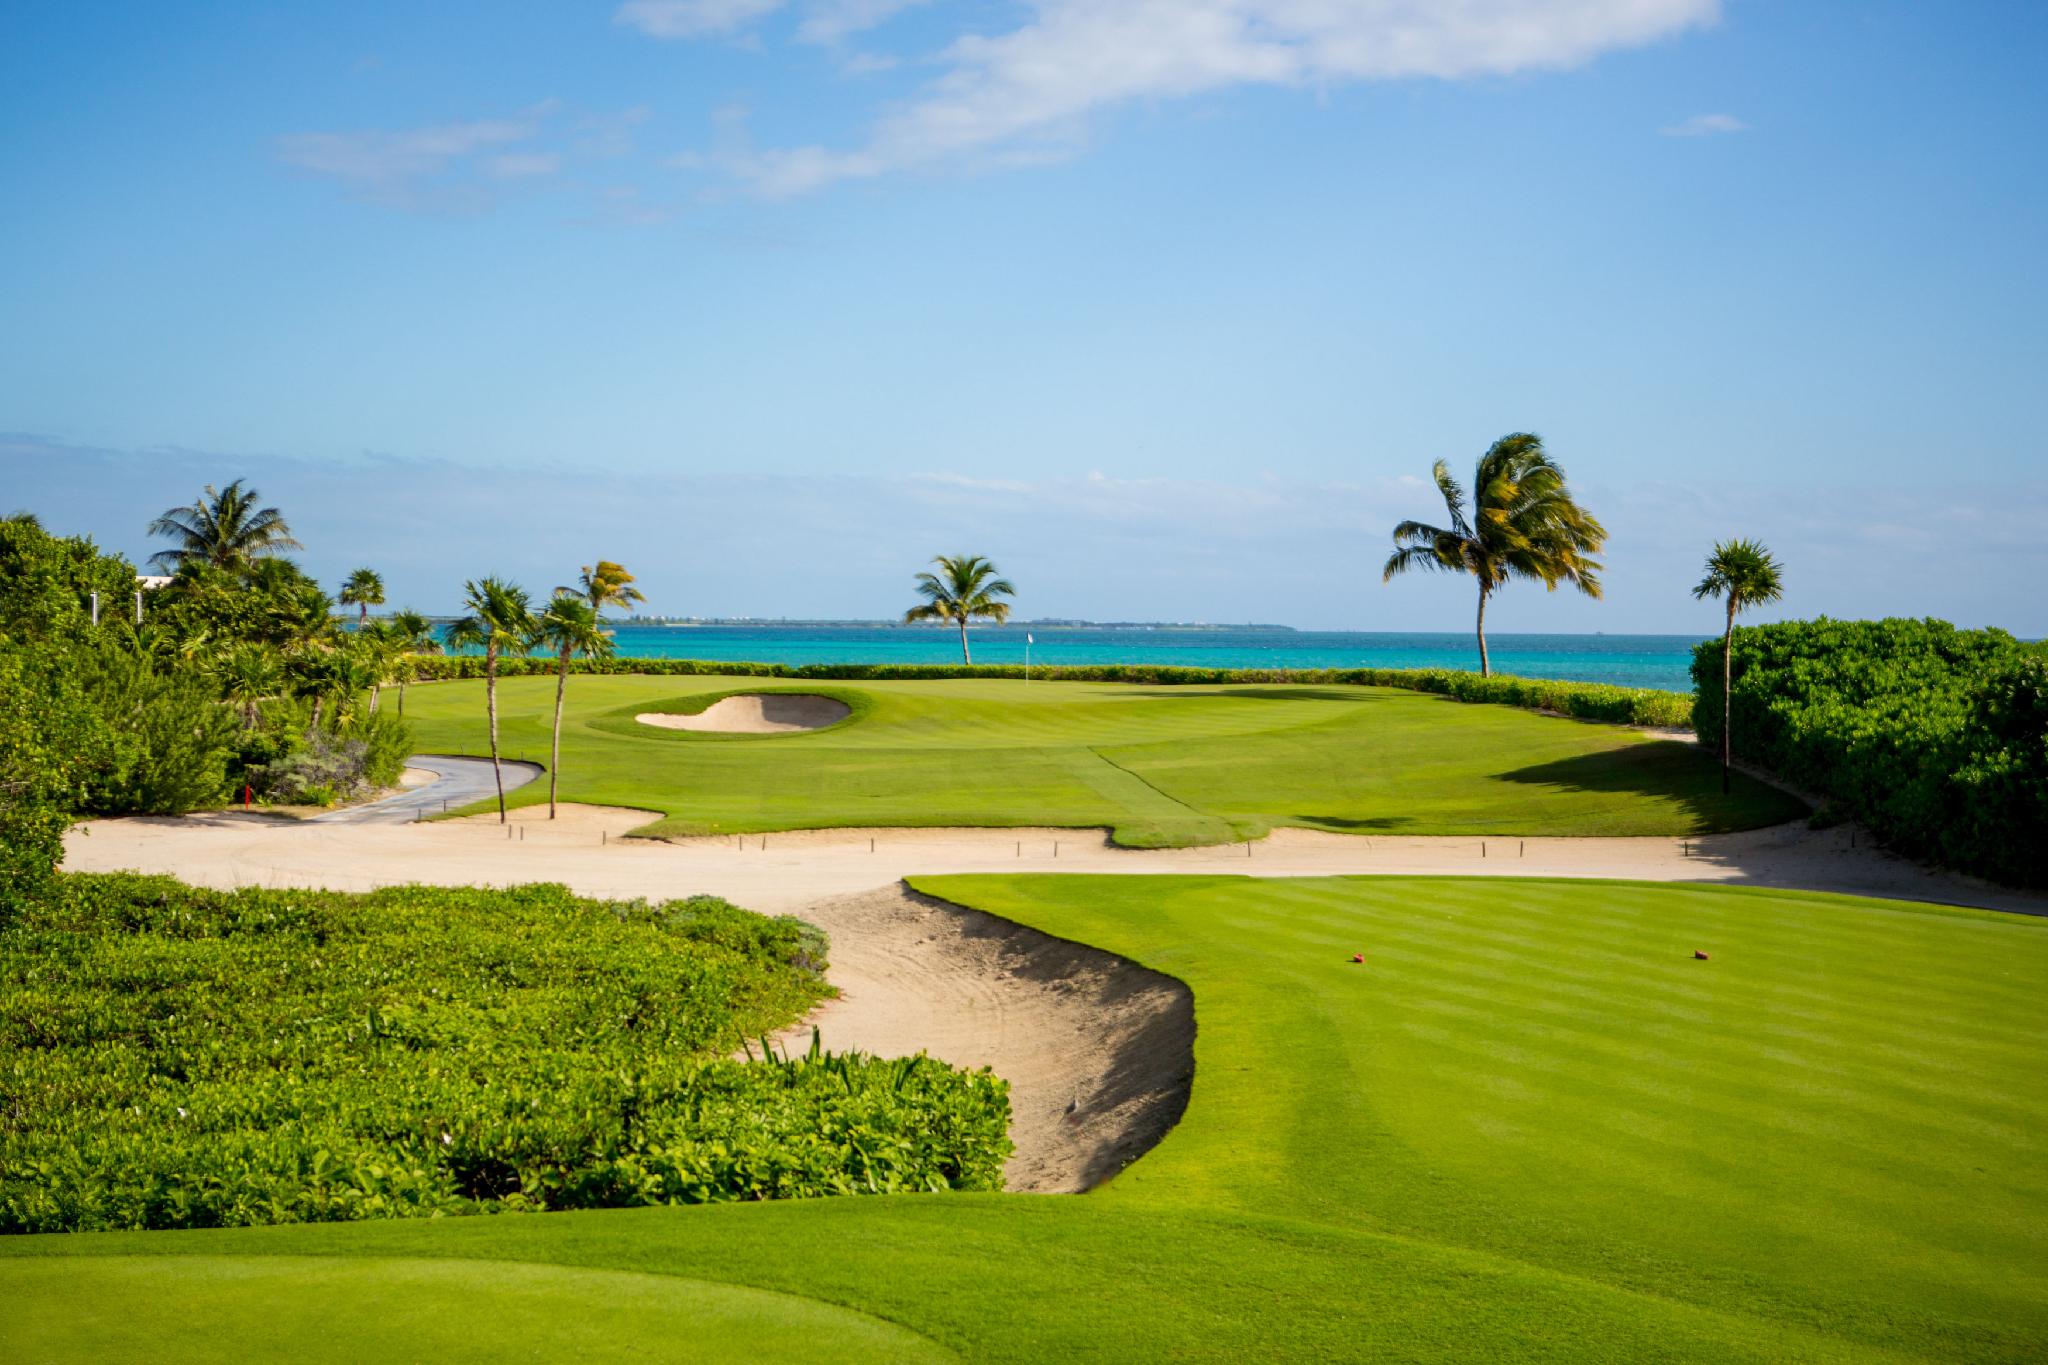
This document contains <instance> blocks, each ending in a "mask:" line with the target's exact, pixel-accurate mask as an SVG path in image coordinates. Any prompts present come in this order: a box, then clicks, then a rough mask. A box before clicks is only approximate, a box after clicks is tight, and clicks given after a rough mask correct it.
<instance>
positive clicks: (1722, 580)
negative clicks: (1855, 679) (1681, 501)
mask: <svg viewBox="0 0 2048 1365" xmlns="http://www.w3.org/2000/svg"><path fill="white" fill-rule="evenodd" d="M1692 595H1693V596H1694V597H1695V598H1697V599H1699V600H1702V601H1704V600H1705V599H1707V598H1709V597H1719V598H1723V599H1725V600H1726V601H1727V603H1728V625H1727V627H1726V628H1725V629H1724V630H1723V631H1722V632H1721V794H1722V795H1723V796H1726V795H1727V794H1728V768H1729V766H1730V760H1731V757H1732V755H1733V753H1734V747H1733V746H1732V745H1731V744H1730V743H1729V742H1728V729H1729V721H1730V720H1731V719H1732V717H1733V715H1734V707H1733V706H1732V705H1731V704H1730V702H1729V700H1728V688H1729V684H1730V683H1731V682H1732V681H1733V676H1732V675H1733V672H1734V669H1733V667H1732V665H1731V664H1730V663H1729V657H1730V651H1731V649H1732V647H1733V646H1734V643H1735V613H1737V612H1739V611H1741V610H1743V609H1744V608H1745V607H1755V606H1761V605H1762V604H1764V603H1766V602H1775V601H1777V600H1778V599H1779V598H1780V597H1782V596H1784V595H1785V583H1784V578H1783V576H1782V574H1781V573H1780V571H1779V568H1778V561H1777V560H1776V559H1774V558H1772V556H1771V552H1770V551H1769V550H1766V549H1765V548H1764V547H1763V542H1762V541H1757V540H1724V541H1722V542H1721V543H1720V544H1719V545H1716V546H1715V547H1714V552H1713V553H1712V554H1710V555H1708V556H1707V576H1706V577H1705V578H1702V579H1701V580H1700V585H1699V586H1698V587H1697V588H1694V589H1693V590H1692Z"/></svg>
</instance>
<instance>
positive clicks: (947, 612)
mask: <svg viewBox="0 0 2048 1365" xmlns="http://www.w3.org/2000/svg"><path fill="white" fill-rule="evenodd" d="M932 563H934V564H936V565H938V566H939V571H938V572H937V573H921V574H919V575H918V576H917V592H918V595H919V596H921V597H923V598H924V599H925V600H924V601H923V602H922V603H920V604H919V605H917V606H914V607H912V608H911V609H910V610H909V611H906V612H904V613H903V619H904V621H905V622H906V623H907V622H911V621H954V622H957V623H958V624H959V626H960V661H961V662H962V663H966V664H972V663H973V662H974V656H973V655H972V654H970V653H968V652H967V623H968V622H969V621H970V620H972V619H974V618H975V617H977V616H978V617H982V618H983V619H985V620H989V621H994V622H996V623H997V624H999V625H1000V624H1001V623H1002V622H1004V621H1007V620H1009V619H1010V604H1009V603H1008V602H998V601H996V599H997V598H998V597H1015V596H1016V595H1017V589H1016V588H1014V587H1013V586H1011V584H1010V580H1009V579H1007V578H997V577H996V574H997V573H998V572H1000V571H999V570H998V569H997V568H996V566H995V565H994V564H992V563H990V562H989V561H988V560H986V559H983V558H982V557H981V556H980V555H940V556H938V557H937V558H935V559H934V560H932Z"/></svg>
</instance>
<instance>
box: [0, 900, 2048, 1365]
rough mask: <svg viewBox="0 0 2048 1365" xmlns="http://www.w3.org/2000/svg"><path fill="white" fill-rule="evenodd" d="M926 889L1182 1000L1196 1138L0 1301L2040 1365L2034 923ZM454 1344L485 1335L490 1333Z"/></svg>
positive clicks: (1021, 1350)
mask: <svg viewBox="0 0 2048 1365" xmlns="http://www.w3.org/2000/svg"><path fill="white" fill-rule="evenodd" d="M917 885H918V888H919V889H920V890H922V891H925V892H928V893H930V894H933V895H937V896H942V897H945V898H948V899H951V900H953V901H956V902H959V903H965V904H971V905H974V906H976V907H978V908H981V909H984V910H987V911H989V912H992V913H995V914H1000V915H1004V916H1007V917H1010V918H1012V919H1015V920H1018V921H1020V922H1023V923H1026V924H1029V925H1031V926H1033V927H1034V928H1037V929H1040V930H1043V931H1045V932H1047V933H1050V934H1055V935H1059V936H1061V937H1064V938H1068V939H1073V940H1077V941H1081V942H1087V943H1091V944H1093V945H1096V946H1098V947H1101V948H1103V949H1105V950H1107V951H1110V952H1114V953H1118V954H1120V955H1123V956H1125V957H1128V958H1130V959H1131V960H1133V961H1136V962H1141V963H1144V964H1146V965H1148V966H1151V967H1153V968H1156V969H1158V970H1161V971H1166V972H1170V973H1172V974H1174V975H1176V976H1178V977H1180V978H1181V979H1182V980H1184V981H1185V982H1187V984H1188V985H1189V987H1190V988H1191V989H1192V990H1193V993H1194V997H1195V1003H1196V1012H1197V1016H1198V1020H1199V1030H1198V1032H1197V1034H1196V1038H1195V1068H1196V1069H1195V1079H1194V1093H1193V1097H1192V1100H1191V1102H1190V1105H1189V1107H1188V1110H1187V1113H1186V1115H1185V1116H1184V1117H1183V1119H1182V1120H1181V1122H1180V1124H1179V1126H1178V1127H1176V1128H1175V1129H1174V1130H1173V1132H1172V1133H1170V1134H1169V1135H1168V1136H1167V1138H1166V1140H1165V1141H1164V1142H1163V1143H1162V1144H1161V1145H1160V1146H1158V1147H1157V1148H1155V1149H1154V1150H1153V1151H1152V1152H1151V1153H1149V1154H1148V1155H1146V1156H1145V1157H1144V1158H1143V1159H1142V1160H1140V1161H1138V1162H1137V1163H1136V1164H1134V1165H1133V1166H1132V1167H1131V1168H1130V1169H1129V1170H1127V1171H1125V1172H1124V1174H1123V1175H1121V1176H1120V1177H1118V1178H1117V1179H1116V1180H1115V1181H1114V1182H1113V1183H1111V1184H1110V1185H1108V1186H1107V1187H1105V1188H1103V1189H1101V1190H1099V1191H1098V1192H1096V1193H1095V1194H1092V1195H1087V1196H1081V1197H1073V1198H1048V1197H1027V1196H1013V1195H995V1194H974V1193H962V1194H949V1195H946V1196H943V1197H915V1198H880V1199H852V1200H807V1201H790V1202H784V1203H779V1204H770V1205H751V1206H743V1205H734V1204H722V1205H716V1206H709V1207H703V1208H691V1209H630V1210H606V1211H598V1212H584V1213H569V1214H564V1215H561V1216H558V1217H549V1218H488V1219H484V1218H471V1219H447V1220H440V1221H425V1220H406V1221H391V1222H378V1223H369V1224H348V1225H327V1226H310V1227H274V1228H253V1229H232V1230H222V1231H198V1232H180V1233H131V1234H108V1235H100V1236H88V1237H62V1238H59V1237H35V1238H5V1239H0V1299H5V1300H6V1301H8V1302H10V1303H12V1302H14V1301H15V1299H14V1295H15V1294H16V1292H17V1286H27V1287H29V1288H31V1289H33V1290H34V1292H35V1294H36V1295H38V1296H41V1297H39V1298H38V1299H37V1300H36V1301H37V1302H46V1301H47V1300H48V1299H49V1298H50V1297H52V1296H54V1297H55V1298H56V1299H57V1301H58V1307H62V1306H63V1305H64V1304H67V1303H68V1304H70V1305H72V1306H73V1311H74V1314H75V1317H76V1319H77V1320H79V1321H87V1320H91V1319H93V1318H95V1317H101V1318H103V1317H104V1308H103V1306H102V1305H103V1304H104V1303H105V1300H104V1299H103V1298H97V1297H95V1295H97V1294H98V1293H99V1292H100V1290H99V1288H98V1286H99V1285H100V1284H101V1283H102V1281H101V1280H98V1279H95V1278H94V1276H95V1275H97V1274H98V1273H99V1272H97V1271H94V1270H90V1269H89V1268H87V1267H84V1266H81V1267H80V1275H79V1278H78V1280H77V1282H76V1288H75V1290H74V1291H70V1292H69V1293H68V1296H67V1291H65V1290H64V1289H63V1288H62V1287H61V1286H62V1285H63V1284H64V1282H65V1281H64V1274H63V1271H62V1270H53V1269H51V1268H49V1267H48V1266H47V1265H45V1264H42V1262H43V1260H44V1258H70V1257H86V1258H93V1259H98V1258H104V1257H112V1256H134V1257H151V1256H162V1257H164V1258H166V1259H168V1260H173V1261H175V1260H177V1259H179V1258H184V1257H201V1258H207V1259H212V1258H228V1257H238V1256H252V1257H257V1258H274V1257H284V1256H312V1257H333V1258H361V1259H363V1260H365V1261H367V1262H369V1263H371V1265H373V1266H382V1265H386V1264H390V1263H392V1262H393V1261H404V1260H409V1259H417V1258H423V1257H439V1258H447V1257H453V1258H462V1259H465V1260H471V1261H490V1260H498V1261H503V1260H516V1261H520V1262H526V1263H533V1264H554V1265H565V1266H573V1267H580V1268H604V1269H613V1270H625V1271H638V1272H650V1273H654V1274H660V1275H674V1276H680V1277H683V1278H685V1279H696V1280H716V1281H719V1282H722V1283H727V1284H733V1285H744V1286H749V1287H752V1288H756V1289H764V1290H771V1291H776V1292H779V1293H782V1294H789V1295H800V1296H804V1297H806V1298H809V1299H811V1300H814V1301H816V1302H818V1303H820V1304H826V1305H833V1306H837V1307H843V1308H849V1309H853V1310H857V1311H859V1312H861V1313H864V1314H867V1315H870V1316H871V1317H873V1318H880V1319H885V1320H887V1321H889V1322H892V1323H897V1324H901V1325H902V1326H904V1327H906V1328H908V1329H910V1330H912V1331H914V1332H916V1333H918V1334H920V1335H921V1336H923V1337H925V1338H927V1339H929V1340H932V1341H935V1342H937V1343H938V1344H939V1345H940V1346H942V1347H945V1348H948V1349H951V1350H954V1351H957V1352H960V1353H962V1354H965V1355H967V1356H969V1357H971V1358H974V1359H981V1360H1018V1361H1037V1360H1050V1359H1061V1360H1066V1359H1084V1360H1086V1359H1094V1360H1131V1359H1159V1358H1186V1359H1223V1360H1232V1361H1244V1360H1265V1359H1293V1360H1306V1359H1316V1360H1336V1359H1360V1358H1367V1359H1390V1360H1404V1361H1444V1362H1450V1361H1469V1360H1481V1359H1484V1360H1543V1361H1584V1360H1613V1361H1629V1362H1632V1363H1633V1362H1658V1361H1712V1362H1717V1365H1718V1363H1719V1362H1727V1361H1756V1362H1779V1361H1787V1360H1801V1361H1899V1360H1924V1361H1942V1362H1954V1361H2013V1360H2029V1359H2039V1358H2041V1357H2042V1354H2043V1350H2044V1346H2048V1242H2044V1239H2043V1233H2042V1230H2043V1229H2044V1228H2048V1080H2044V1077H2048V1043H2044V1041H2043V1040H2044V1039H2048V1004H2044V1002H2048V922H2043V921H2038V920H2031V919H2027V918H2024V917H2019V916H2001V915H1995V914H1990V913H1984V912H1974V911H1956V910H1946V909H1941V908H1936V907H1929V906H1916V905H1906V904H1899V903H1893V902H1881V901H1867V900H1857V899H1852V898H1848V897H1840V896H1824V895H1814V894H1801V893H1792V892H1777V891H1760V890H1747V889H1740V888H1727V887H1677V886H1656V885H1644V884H1634V883H1616V882H1607V883H1601V882H1564V881H1517V880H1512V879H1498V880H1493V879H1453V878H1391V877H1390V878H1355V879H1354V878H1322V879H1278V880H1256V879H1251V878H1235V877H1115V876H1105V877H946V878H928V879H926V878H921V879H918V882H917ZM1695 949H1703V950H1706V951H1707V952H1709V954H1710V959H1709V960H1708V961H1704V962H1701V961H1696V960H1695V959H1694V958H1693V956H1692V953H1693V951H1694V950H1695ZM1353 954H1362V955H1363V956H1364V957H1365V959H1366V960H1365V961H1364V962H1363V963H1353V962H1352V961H1351V958H1352V956H1353ZM1077 1121H1086V1115H1085V1114H1083V1115H1080V1116H1078V1119H1077ZM15 1258H23V1259H21V1260H16V1259H15ZM152 1273H159V1272H152ZM205 1273H206V1272H204V1271H202V1270H199V1269H193V1270H192V1271H191V1272H189V1278H188V1277H187V1272H184V1271H181V1270H179V1269H177V1268H175V1267H168V1268H164V1269H163V1270H162V1271H161V1272H160V1274H161V1276H162V1277H163V1278H161V1279H159V1280H156V1281H154V1282H149V1283H144V1282H138V1283H137V1284H136V1285H135V1286H134V1287H133V1289H132V1292H131V1294H130V1296H129V1297H128V1298H126V1299H124V1300H123V1302H125V1303H128V1304H130V1305H133V1306H135V1307H137V1308H138V1309H141V1310H148V1312H147V1313H145V1312H142V1311H138V1312H137V1313H136V1316H138V1317H143V1316H148V1315H150V1314H153V1315H155V1316H159V1317H168V1316H176V1314H177V1312H178V1311H181V1310H183V1311H204V1312H212V1311H214V1310H213V1309H212V1308H211V1307H210V1306H209V1305H210V1304H211V1301H210V1300H202V1299H198V1298H195V1297H193V1296H192V1291H191V1290H190V1289H189V1288H188V1284H189V1283H190V1282H191V1281H195V1280H199V1279H202V1278H203V1275H204V1274H205ZM365 1273H366V1274H372V1275H374V1274H378V1273H381V1272H380V1271H376V1270H371V1271H366V1272H365ZM52 1285H57V1286H59V1287H57V1288H52V1287H51V1286H52ZM306 1301H307V1302H313V1303H319V1304H326V1303H332V1302H334V1301H335V1300H334V1299H333V1297H331V1296H328V1297H317V1296H316V1297H314V1298H311V1299H309V1300H306ZM291 1302H294V1303H296V1302H300V1300H297V1299H292V1300H291ZM194 1304H197V1305H199V1307H198V1308H197V1309H188V1307H187V1306H188V1305H194ZM38 1311H39V1312H40V1313H41V1315H42V1316H41V1320H42V1321H45V1322H48V1321H51V1320H53V1318H54V1317H55V1316H56V1310H55V1309H52V1308H47V1307H46V1308H43V1309H39V1310H38ZM449 1311H450V1312H451V1313H454V1314H457V1315H458V1317H457V1319H456V1320H458V1321H463V1322H475V1323H477V1324H478V1327H479V1330H480V1331H481V1330H484V1328H485V1326H486V1325H487V1324H486V1319H487V1318H489V1317H490V1316H491V1315H492V1314H494V1313H495V1312H497V1311H498V1308H497V1306H496V1304H494V1303H492V1302H488V1301H479V1303H478V1304H477V1305H476V1306H475V1307H474V1308H473V1309H464V1308H461V1307H459V1306H458V1307H454V1308H451V1309H450V1310H449ZM15 1316H16V1315H9V1314H0V1355H4V1354H8V1353H9V1350H8V1347H9V1345H10V1342H9V1333H11V1332H12V1333H16V1334H18V1333H19V1332H20V1330H21V1329H20V1328H18V1327H16V1326H15V1325H14V1323H13V1321H11V1319H13V1318H14V1317H15ZM220 1320H221V1321H223V1322H237V1321H243V1320H244V1319H238V1318H235V1317H233V1316H232V1315H224V1316H223V1317H222V1318H221V1319H220ZM579 1321H583V1322H589V1321H592V1319H590V1318H588V1317H585V1318H579ZM331 1322H332V1327H333V1332H334V1340H335V1341H336V1342H338V1343H342V1345H339V1346H335V1347H333V1348H332V1349H331V1352H330V1353H332V1354H346V1353H347V1352H346V1351H345V1350H344V1349H343V1348H344V1347H345V1345H346V1343H348V1342H350V1341H352V1340H360V1341H361V1342H363V1343H364V1348H363V1350H362V1351H360V1352H358V1353H357V1354H359V1355H375V1354H379V1352H378V1351H377V1350H376V1344H377V1343H379V1342H381V1341H382V1340H384V1338H382V1337H380V1336H378V1335H377V1334H378V1333H379V1332H381V1331H382V1330H383V1329H382V1328H381V1327H380V1325H379V1324H377V1323H376V1322H372V1321H364V1320H363V1315H349V1314H339V1313H338V1314H335V1315H334V1316H333V1318H332V1319H331ZM707 1322H708V1323H713V1324H714V1325H715V1319H711V1318H707ZM625 1330H627V1329H626V1328H624V1327H622V1329H621V1332H622V1333H623V1332H624V1331H625ZM94 1340H96V1338H93V1337H91V1336H90V1335H88V1334H87V1333H86V1329H85V1328H83V1327H80V1328H78V1329H77V1330H76V1332H75V1333H74V1334H72V1335H69V1336H66V1335H64V1334H63V1333H61V1332H54V1333H46V1334H45V1335H43V1336H40V1337H38V1338H36V1339H35V1345H36V1350H35V1351H33V1352H30V1351H28V1350H27V1349H26V1348H23V1349H17V1350H13V1351H12V1354H16V1355H27V1354H35V1355H57V1356H65V1355H70V1356H82V1355H88V1354H91V1352H90V1351H89V1350H88V1349H87V1347H88V1346H89V1345H90V1344H91V1342H92V1341H94ZM607 1340H608V1341H609V1342H611V1343H612V1346H613V1347H614V1348H616V1347H617V1345H618V1343H620V1342H632V1341H634V1340H635V1339H633V1338H630V1337H626V1336H623V1335H620V1336H615V1337H612V1338H608V1339H607ZM249 1347H250V1340H249V1339H247V1338H239V1337H238V1338H236V1339H234V1340H232V1341H227V1340H223V1341H222V1343H221V1344H220V1346H219V1347H218V1349H217V1352H216V1353H217V1354H218V1355H223V1356H225V1355H247V1354H248V1353H249ZM387 1353H388V1352H387Z"/></svg>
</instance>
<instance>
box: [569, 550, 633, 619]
mask: <svg viewBox="0 0 2048 1365" xmlns="http://www.w3.org/2000/svg"><path fill="white" fill-rule="evenodd" d="M555 596H557V597H580V598H582V599H583V600H584V601H586V602H588V603H589V604H590V609H591V610H592V611H595V612H602V611H603V610H604V609H605V608H606V607H631V606H632V605H633V604H634V603H635V602H645V601H646V600H647V598H646V597H645V596H643V595H642V594H641V592H640V589H638V588H636V587H634V586H633V575H631V574H629V573H627V572H626V570H625V566H624V565H621V564H615V563H613V562H612V561H611V560H609V559H600V560H598V561H597V563H596V564H595V565H590V564H585V565H584V566H583V572H582V573H580V574H578V575H577V577H576V582H575V583H574V584H572V585H570V586H567V587H561V588H556V589H555Z"/></svg>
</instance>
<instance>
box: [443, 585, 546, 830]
mask: <svg viewBox="0 0 2048 1365" xmlns="http://www.w3.org/2000/svg"><path fill="white" fill-rule="evenodd" d="M462 591H463V605H464V606H465V607H467V608H468V609H469V615H467V616H465V617H463V618H462V619H461V620H459V621H457V622H456V623H455V624H454V625H453V626H451V627H449V629H448V643H449V644H450V645H453V646H454V647H455V648H457V649H465V648H470V647H476V646H480V647H481V648H482V649H483V652H484V703H485V705H486V707H487V708H488V709H489V711H490V717H491V772H492V773H493V775H495V776H496V777H497V779H498V823H499V824H501V825H502V824H504V823H505V764H504V761H503V760H502V759H501V758H499V756H498V656H499V655H500V654H501V653H503V652H504V651H506V650H508V649H513V650H523V649H525V648H526V646H527V641H529V640H531V639H532V638H533V603H532V602H531V600H529V599H528V597H527V595H526V589H524V588H521V587H517V586H515V585H513V584H511V583H507V582H505V581H504V580H503V579H501V578H477V579H472V580H470V581H469V582H468V583H465V584H463V586H462Z"/></svg>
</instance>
